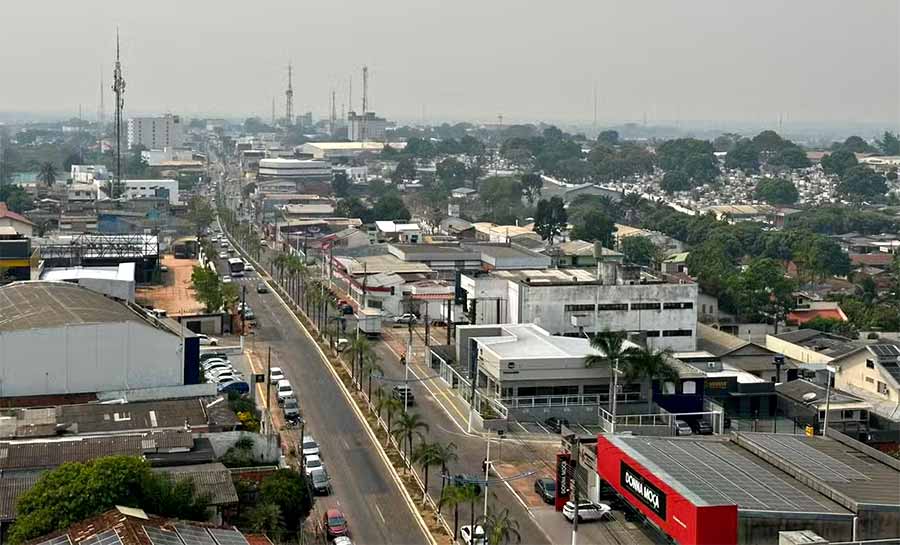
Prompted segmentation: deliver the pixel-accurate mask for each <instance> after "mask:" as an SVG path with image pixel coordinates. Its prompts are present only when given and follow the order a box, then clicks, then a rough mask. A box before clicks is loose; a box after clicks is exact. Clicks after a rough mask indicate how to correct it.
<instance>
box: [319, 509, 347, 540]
mask: <svg viewBox="0 0 900 545" xmlns="http://www.w3.org/2000/svg"><path fill="white" fill-rule="evenodd" d="M322 524H323V526H325V533H326V534H327V535H328V538H329V539H334V538H336V537H340V536H349V535H350V528H349V527H348V526H347V518H346V517H344V513H342V512H341V511H339V510H338V509H329V510H327V511H325V514H324V515H322Z"/></svg>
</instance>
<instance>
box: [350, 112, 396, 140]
mask: <svg viewBox="0 0 900 545" xmlns="http://www.w3.org/2000/svg"><path fill="white" fill-rule="evenodd" d="M347 119H348V121H349V123H350V128H349V135H348V136H349V138H350V140H351V141H352V142H364V141H367V140H375V141H383V140H384V135H385V131H386V130H387V119H385V118H383V117H378V116H376V115H375V112H365V113H360V114H358V113H356V112H350V113H349V114H348V116H347Z"/></svg>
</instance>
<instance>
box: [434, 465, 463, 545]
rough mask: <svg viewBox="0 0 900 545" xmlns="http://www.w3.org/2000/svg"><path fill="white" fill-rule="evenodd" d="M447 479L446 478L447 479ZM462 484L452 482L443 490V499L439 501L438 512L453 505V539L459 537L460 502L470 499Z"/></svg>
mask: <svg viewBox="0 0 900 545" xmlns="http://www.w3.org/2000/svg"><path fill="white" fill-rule="evenodd" d="M445 480H446V479H445ZM463 488H465V487H462V486H456V485H454V484H451V485H450V486H448V487H446V488H444V489H443V490H442V491H441V501H439V502H438V512H440V511H441V509H442V508H443V507H444V506H445V505H448V506H452V507H453V539H454V540H456V539H459V504H461V503H465V502H467V501H469V498H468V497H467V496H466V495H465V492H464V491H463Z"/></svg>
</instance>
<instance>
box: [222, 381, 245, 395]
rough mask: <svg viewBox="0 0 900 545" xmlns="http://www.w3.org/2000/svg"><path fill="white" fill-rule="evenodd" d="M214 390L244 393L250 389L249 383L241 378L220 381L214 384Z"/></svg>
mask: <svg viewBox="0 0 900 545" xmlns="http://www.w3.org/2000/svg"><path fill="white" fill-rule="evenodd" d="M216 390H217V391H218V392H219V393H232V392H234V393H236V394H246V393H247V392H249V391H250V385H249V384H247V383H246V382H244V381H243V380H235V379H231V380H226V381H224V382H220V383H219V384H218V385H217V386H216Z"/></svg>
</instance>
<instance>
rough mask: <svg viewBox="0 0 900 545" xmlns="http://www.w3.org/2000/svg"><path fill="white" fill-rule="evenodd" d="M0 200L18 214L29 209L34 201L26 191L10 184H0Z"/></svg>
mask: <svg viewBox="0 0 900 545" xmlns="http://www.w3.org/2000/svg"><path fill="white" fill-rule="evenodd" d="M0 202H5V203H6V206H7V207H8V208H9V209H10V210H12V211H13V212H18V213H19V214H21V213H23V212H25V211H27V210H29V209H31V207H32V206H33V205H34V201H33V200H32V198H31V195H29V194H28V192H27V191H25V190H24V189H22V188H21V187H20V186H17V185H12V184H2V185H0Z"/></svg>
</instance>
